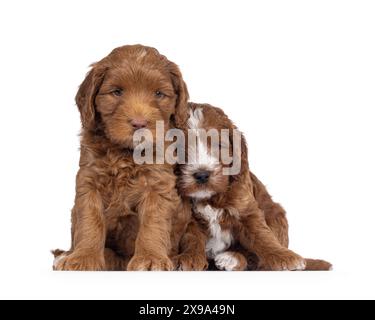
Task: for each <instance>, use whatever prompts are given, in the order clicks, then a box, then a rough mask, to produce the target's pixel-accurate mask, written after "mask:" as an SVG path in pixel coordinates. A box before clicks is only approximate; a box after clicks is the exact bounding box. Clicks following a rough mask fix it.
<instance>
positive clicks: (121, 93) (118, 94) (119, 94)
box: [111, 88, 124, 97]
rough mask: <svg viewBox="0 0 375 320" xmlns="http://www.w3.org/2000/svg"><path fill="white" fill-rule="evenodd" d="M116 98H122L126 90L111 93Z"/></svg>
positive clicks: (118, 89)
mask: <svg viewBox="0 0 375 320" xmlns="http://www.w3.org/2000/svg"><path fill="white" fill-rule="evenodd" d="M111 93H112V94H113V95H114V96H115V97H121V96H122V95H123V93H124V90H122V89H120V88H117V89H115V90H113V91H112V92H111Z"/></svg>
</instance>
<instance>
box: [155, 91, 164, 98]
mask: <svg viewBox="0 0 375 320" xmlns="http://www.w3.org/2000/svg"><path fill="white" fill-rule="evenodd" d="M155 96H156V98H159V99H161V98H164V97H165V94H164V93H163V92H161V91H156V92H155Z"/></svg>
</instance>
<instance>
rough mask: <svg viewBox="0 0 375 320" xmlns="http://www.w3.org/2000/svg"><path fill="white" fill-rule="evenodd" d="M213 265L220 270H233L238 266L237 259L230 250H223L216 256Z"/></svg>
mask: <svg viewBox="0 0 375 320" xmlns="http://www.w3.org/2000/svg"><path fill="white" fill-rule="evenodd" d="M215 265H216V267H217V268H218V269H220V270H225V271H234V270H235V269H236V267H237V266H238V259H237V258H236V257H235V256H234V255H233V254H232V253H230V252H224V253H221V254H219V255H217V256H216V258H215Z"/></svg>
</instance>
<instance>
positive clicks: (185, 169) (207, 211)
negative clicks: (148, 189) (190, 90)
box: [175, 104, 331, 271]
mask: <svg viewBox="0 0 375 320" xmlns="http://www.w3.org/2000/svg"><path fill="white" fill-rule="evenodd" d="M184 129H185V131H186V132H187V131H188V130H190V131H193V132H194V131H195V132H196V136H197V140H198V144H197V147H195V150H194V151H195V153H197V155H195V154H194V152H193V153H192V154H193V157H191V156H190V154H189V156H188V162H187V164H185V165H181V166H180V168H179V170H178V172H177V174H178V176H179V179H178V188H179V191H180V194H181V195H182V196H183V197H184V199H185V201H191V203H192V207H193V212H194V218H193V219H192V221H191V223H190V225H189V227H188V230H187V232H186V234H185V236H184V237H183V239H182V241H181V254H180V255H179V256H178V257H176V258H175V264H176V266H177V267H178V268H180V269H181V270H202V269H205V268H206V267H207V264H205V263H204V259H205V257H207V258H208V260H209V261H210V262H213V263H214V265H215V266H216V268H218V269H220V270H228V271H234V270H238V271H241V270H248V269H250V270H275V271H281V270H305V269H306V265H307V268H308V269H310V270H328V269H329V268H330V267H331V265H330V264H329V263H327V262H325V261H320V260H305V259H304V258H302V257H301V256H299V255H297V254H296V253H294V252H292V251H291V250H289V249H288V244H289V238H288V222H287V219H286V214H285V211H284V209H283V208H282V207H281V206H280V205H279V204H277V203H275V202H273V201H272V198H271V196H270V195H269V193H268V192H267V190H266V188H265V187H264V185H263V184H262V183H261V182H260V181H259V180H258V179H257V178H256V176H255V175H254V174H252V173H251V172H250V170H249V164H248V155H247V147H246V142H245V139H244V137H242V138H241V136H240V139H241V141H240V144H239V145H240V148H237V149H236V148H232V147H233V146H234V143H233V142H234V141H233V139H234V136H233V134H232V133H233V130H235V129H236V127H235V126H234V125H233V123H232V122H231V121H230V120H229V118H228V117H227V116H226V115H225V114H224V112H223V111H222V110H221V109H218V108H215V107H212V106H210V105H199V104H190V119H189V120H188V121H187V125H186V126H185V128H184ZM201 129H204V130H203V131H202V130H201ZM210 129H216V130H219V132H220V131H221V130H222V129H229V130H230V132H231V135H230V139H229V145H228V144H226V143H225V142H224V143H223V142H222V143H221V144H220V149H221V150H222V149H223V148H226V149H229V150H227V151H230V150H232V149H234V150H233V152H232V153H231V156H233V155H237V156H238V157H240V159H241V169H240V172H239V173H238V174H237V175H234V176H228V175H224V174H223V169H224V168H225V167H228V164H227V165H224V164H223V161H222V159H221V157H220V156H219V157H217V156H215V155H213V154H212V152H211V151H212V150H211V149H210V143H209V144H208V145H207V144H206V141H207V135H206V133H205V131H208V130H210ZM239 149H241V150H239ZM220 154H221V153H220Z"/></svg>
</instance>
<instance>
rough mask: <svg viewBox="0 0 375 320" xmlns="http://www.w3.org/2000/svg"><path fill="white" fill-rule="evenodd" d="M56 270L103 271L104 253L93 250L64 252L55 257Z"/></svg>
mask: <svg viewBox="0 0 375 320" xmlns="http://www.w3.org/2000/svg"><path fill="white" fill-rule="evenodd" d="M53 269H54V270H55V271H103V270H104V269H105V260H104V255H100V254H98V253H92V252H73V253H70V254H69V253H63V254H61V255H59V256H57V257H56V258H55V261H54V263H53Z"/></svg>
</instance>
